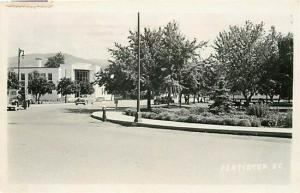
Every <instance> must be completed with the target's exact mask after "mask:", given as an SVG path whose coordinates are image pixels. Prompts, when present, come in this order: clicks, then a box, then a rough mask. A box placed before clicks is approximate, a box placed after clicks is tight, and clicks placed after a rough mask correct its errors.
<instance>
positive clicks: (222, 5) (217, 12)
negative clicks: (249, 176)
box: [5, 0, 298, 59]
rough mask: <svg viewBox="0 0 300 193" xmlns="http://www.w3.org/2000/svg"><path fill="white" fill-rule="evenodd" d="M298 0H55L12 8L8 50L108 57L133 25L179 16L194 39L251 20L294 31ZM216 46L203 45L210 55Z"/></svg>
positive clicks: (205, 38)
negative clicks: (41, 5) (43, 5)
mask: <svg viewBox="0 0 300 193" xmlns="http://www.w3.org/2000/svg"><path fill="white" fill-rule="evenodd" d="M296 5H298V4H297V3H296V2H295V1H289V0H277V1H267V0H264V1H256V0H251V1H250V0H249V1H247V0H244V1H241V0H239V1H238V0H214V1H212V0H211V1H208V0H207V1H206V0H202V1H196V0H185V1H176V0H175V1H174V0H173V1H171V0H164V1H163V0H156V1H154V0H153V1H150V0H144V1H143V0H140V1H138V0H119V1H114V0H111V1H109V0H102V1H89V2H54V3H53V6H52V7H51V8H8V9H6V14H5V16H6V19H7V32H8V33H7V34H8V38H7V45H8V46H7V49H8V50H7V52H8V56H10V57H11V56H16V54H17V49H18V48H21V49H24V50H25V54H26V53H27V54H28V53H56V52H59V51H61V52H63V53H68V54H72V55H75V56H78V57H82V58H86V59H108V58H109V57H110V56H109V52H108V51H107V49H108V48H113V46H114V42H118V43H122V44H124V43H126V41H127V39H126V38H127V36H128V35H129V33H128V31H129V30H136V28H137V12H138V11H139V12H140V14H141V16H140V19H141V28H143V27H150V28H157V27H159V26H164V25H166V24H167V23H168V22H169V21H172V20H175V21H177V22H178V23H179V26H180V30H181V32H182V33H183V34H184V35H186V36H187V38H189V39H193V38H196V39H197V40H199V41H209V43H210V44H212V43H213V41H214V39H215V38H216V36H217V35H218V33H219V32H220V31H222V30H226V29H228V26H229V25H243V24H244V22H245V21H246V20H250V21H253V22H254V23H259V22H261V21H263V22H264V23H265V29H266V30H269V29H270V26H271V25H274V26H275V27H276V29H277V30H278V31H280V32H282V33H287V32H289V31H294V25H293V19H294V17H295V15H294V13H295V8H296V7H297V6H296ZM211 51H212V49H210V48H207V49H206V50H204V51H203V53H204V55H208V54H209V53H210V52H211Z"/></svg>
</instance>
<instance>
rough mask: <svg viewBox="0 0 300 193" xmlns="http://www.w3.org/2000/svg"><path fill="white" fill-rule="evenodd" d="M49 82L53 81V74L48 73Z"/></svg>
mask: <svg viewBox="0 0 300 193" xmlns="http://www.w3.org/2000/svg"><path fill="white" fill-rule="evenodd" d="M48 80H49V81H52V73H48Z"/></svg>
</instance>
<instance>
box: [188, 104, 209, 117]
mask: <svg viewBox="0 0 300 193" xmlns="http://www.w3.org/2000/svg"><path fill="white" fill-rule="evenodd" d="M204 112H207V108H204V107H200V106H194V107H192V108H190V109H189V113H191V114H195V115H201V114H202V113H204Z"/></svg>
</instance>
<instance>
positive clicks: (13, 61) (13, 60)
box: [8, 53, 108, 68]
mask: <svg viewBox="0 0 300 193" xmlns="http://www.w3.org/2000/svg"><path fill="white" fill-rule="evenodd" d="M55 54H56V53H46V54H38V53H34V54H28V55H25V56H24V58H22V59H21V66H26V67H33V66H36V65H37V63H36V60H35V59H36V58H41V59H42V60H43V62H42V63H43V65H44V64H45V63H46V62H47V59H48V58H49V57H51V56H54V55H55ZM63 55H64V57H65V63H66V64H72V63H90V64H96V65H100V66H101V68H105V67H106V66H108V61H107V60H104V59H84V58H79V57H76V56H73V55H71V54H65V53H63ZM17 66H18V57H17V56H15V57H10V58H8V67H17Z"/></svg>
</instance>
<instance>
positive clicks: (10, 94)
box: [7, 89, 31, 111]
mask: <svg viewBox="0 0 300 193" xmlns="http://www.w3.org/2000/svg"><path fill="white" fill-rule="evenodd" d="M22 96H23V97H24V93H23V95H22V93H21V91H20V90H18V89H8V90H7V110H14V111H16V110H18V109H19V106H22V107H23V108H24V109H26V108H27V107H29V106H30V100H31V97H30V96H29V95H25V97H26V98H25V101H24V98H23V97H22ZM24 102H25V103H24Z"/></svg>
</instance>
